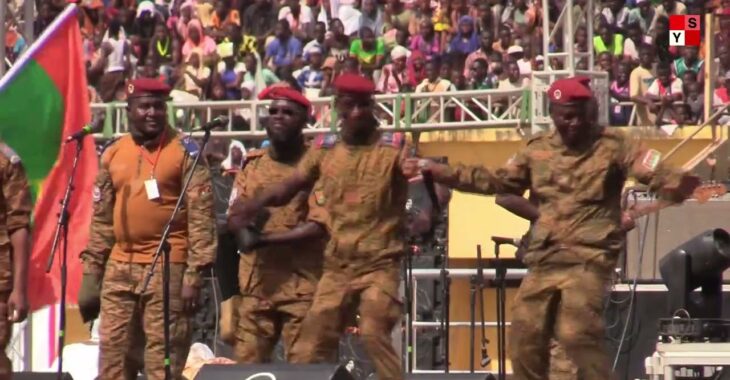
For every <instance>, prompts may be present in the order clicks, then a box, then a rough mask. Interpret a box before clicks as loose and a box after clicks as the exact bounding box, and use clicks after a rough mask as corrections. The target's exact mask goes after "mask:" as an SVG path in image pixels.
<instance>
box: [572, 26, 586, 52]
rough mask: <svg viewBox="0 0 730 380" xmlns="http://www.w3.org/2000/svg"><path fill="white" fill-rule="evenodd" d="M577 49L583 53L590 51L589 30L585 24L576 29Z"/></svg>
mask: <svg viewBox="0 0 730 380" xmlns="http://www.w3.org/2000/svg"><path fill="white" fill-rule="evenodd" d="M575 50H576V51H578V52H581V53H585V52H587V51H588V31H587V30H586V27H585V26H582V25H581V26H579V27H578V28H576V30H575Z"/></svg>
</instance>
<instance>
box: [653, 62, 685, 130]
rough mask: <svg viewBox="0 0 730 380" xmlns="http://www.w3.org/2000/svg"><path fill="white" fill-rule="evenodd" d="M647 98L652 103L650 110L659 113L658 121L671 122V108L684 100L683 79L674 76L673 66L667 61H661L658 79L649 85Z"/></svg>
mask: <svg viewBox="0 0 730 380" xmlns="http://www.w3.org/2000/svg"><path fill="white" fill-rule="evenodd" d="M645 98H646V99H647V100H648V101H649V102H650V103H651V105H650V106H649V110H650V111H651V112H652V113H654V114H655V115H657V122H659V121H661V123H662V124H670V123H671V115H670V114H669V112H667V111H668V110H669V108H670V107H671V105H672V104H673V103H674V102H676V101H680V100H682V80H681V79H679V78H674V77H673V76H672V68H671V66H670V65H669V63H667V62H660V63H659V64H658V65H657V67H656V79H655V80H654V82H653V83H652V84H651V86H649V89H648V90H647V92H646V95H645Z"/></svg>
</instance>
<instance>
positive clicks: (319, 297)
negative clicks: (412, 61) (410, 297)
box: [229, 74, 408, 380]
mask: <svg viewBox="0 0 730 380" xmlns="http://www.w3.org/2000/svg"><path fill="white" fill-rule="evenodd" d="M334 85H335V89H336V91H337V95H336V98H335V107H336V110H337V112H338V115H339V117H340V121H341V133H340V138H339V139H338V137H337V136H336V135H327V136H322V137H320V138H318V139H317V140H316V141H315V143H314V145H313V146H312V148H311V149H310V150H309V151H308V152H307V154H306V155H305V157H304V158H303V159H302V161H301V162H300V164H299V167H298V168H297V171H296V174H294V175H293V176H292V177H289V178H288V179H286V180H285V181H284V182H283V183H282V184H281V185H279V186H275V187H272V188H270V189H269V190H268V191H266V192H264V193H262V194H260V195H259V196H258V197H257V198H255V199H251V200H249V201H248V202H243V203H237V204H234V206H233V207H232V209H231V212H230V217H229V222H231V223H232V224H233V225H245V224H246V223H249V222H250V221H251V220H252V218H253V217H254V216H255V215H256V214H257V213H258V212H259V210H261V209H262V208H263V207H265V206H275V205H283V204H286V203H287V202H288V201H289V200H290V199H291V198H293V197H294V196H295V195H296V194H297V193H298V192H299V191H301V190H303V189H307V188H309V187H310V186H312V185H314V189H313V194H314V197H315V199H316V202H317V204H319V205H322V206H323V208H324V209H325V210H326V214H325V215H323V216H324V219H322V222H324V223H323V224H325V225H326V226H327V230H328V232H329V233H330V240H329V242H328V245H327V248H326V250H325V262H324V271H323V274H322V278H321V280H320V282H319V284H318V286H317V292H316V294H315V296H314V301H313V303H312V307H311V309H310V311H309V313H308V314H307V316H306V318H305V320H304V322H303V323H302V327H301V329H300V333H299V336H298V337H297V339H296V341H295V343H294V347H293V351H294V356H295V358H296V360H295V361H296V362H325V361H334V360H335V359H336V353H337V347H338V342H339V338H340V336H341V334H342V333H343V328H344V326H343V323H342V322H343V320H344V319H345V318H346V317H349V316H350V315H349V314H348V313H349V311H350V310H353V309H354V310H357V311H358V314H359V316H360V318H359V331H360V338H361V340H362V342H363V344H364V346H365V349H366V351H367V353H368V355H369V356H370V359H371V361H372V363H373V365H374V367H375V370H376V372H377V376H378V378H379V379H380V380H400V379H403V371H402V370H401V362H400V357H399V355H398V353H396V351H395V349H394V348H393V346H392V342H391V337H390V333H391V330H392V329H393V327H394V326H395V324H396V323H397V322H398V320H399V319H400V314H401V310H402V304H401V302H400V300H399V297H398V286H399V283H400V260H401V256H402V254H403V250H404V242H403V233H402V232H403V229H404V225H405V212H404V207H405V203H406V199H407V197H408V180H407V178H406V177H404V176H403V174H402V172H401V162H402V159H403V158H404V155H405V152H406V149H405V148H404V143H403V136H402V135H397V134H388V133H380V132H379V131H378V130H377V121H376V120H375V118H374V115H373V106H374V100H373V97H372V94H373V92H374V90H375V86H374V85H373V83H372V82H371V81H369V80H368V79H365V78H363V77H361V76H358V75H354V74H343V75H341V76H340V77H338V78H337V80H336V81H335V83H334Z"/></svg>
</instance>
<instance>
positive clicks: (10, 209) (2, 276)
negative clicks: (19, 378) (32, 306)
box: [0, 142, 32, 380]
mask: <svg viewBox="0 0 730 380" xmlns="http://www.w3.org/2000/svg"><path fill="white" fill-rule="evenodd" d="M0 173H2V200H1V201H0V211H2V212H1V213H0V349H2V351H1V352H0V380H9V379H10V377H11V374H12V368H11V362H10V359H9V358H8V356H7V354H6V353H5V349H6V348H7V346H8V343H9V342H10V334H11V332H12V328H13V323H18V322H22V321H23V320H25V317H26V315H27V313H28V302H27V294H26V291H27V280H28V258H29V244H28V237H29V230H30V213H31V210H32V205H31V200H30V189H29V187H28V178H27V177H26V175H25V169H24V168H23V165H22V164H21V163H20V157H19V156H18V155H17V154H15V152H13V150H12V149H10V147H8V146H7V145H5V144H4V143H2V142H0Z"/></svg>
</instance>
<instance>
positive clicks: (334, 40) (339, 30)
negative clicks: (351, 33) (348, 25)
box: [325, 18, 350, 62]
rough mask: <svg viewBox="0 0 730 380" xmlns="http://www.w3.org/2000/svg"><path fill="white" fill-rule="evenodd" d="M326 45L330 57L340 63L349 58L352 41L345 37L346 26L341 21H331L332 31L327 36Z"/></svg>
mask: <svg viewBox="0 0 730 380" xmlns="http://www.w3.org/2000/svg"><path fill="white" fill-rule="evenodd" d="M325 45H326V46H327V50H329V55H330V56H331V57H335V58H337V60H338V61H340V62H344V61H345V58H347V57H349V53H350V40H349V38H348V37H347V35H345V26H344V25H342V21H340V20H339V19H336V18H334V19H332V21H330V30H329V32H328V33H327V34H325Z"/></svg>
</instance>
